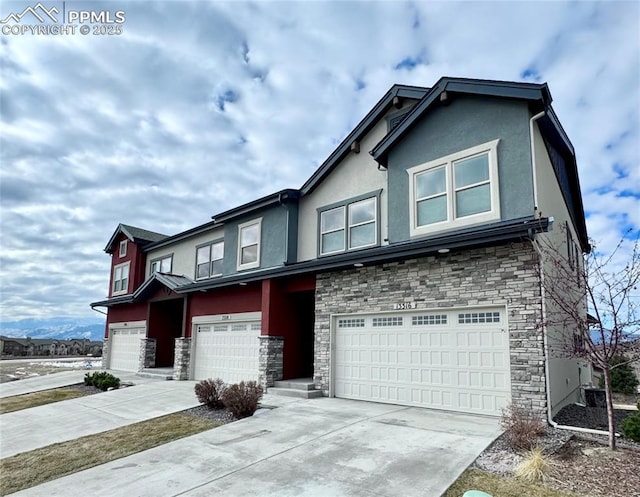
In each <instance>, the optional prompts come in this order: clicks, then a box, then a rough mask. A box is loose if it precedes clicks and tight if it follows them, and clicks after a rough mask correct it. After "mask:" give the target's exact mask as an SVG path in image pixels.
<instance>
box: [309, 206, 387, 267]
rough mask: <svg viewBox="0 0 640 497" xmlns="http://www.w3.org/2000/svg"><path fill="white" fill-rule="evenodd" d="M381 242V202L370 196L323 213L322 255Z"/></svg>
mask: <svg viewBox="0 0 640 497" xmlns="http://www.w3.org/2000/svg"><path fill="white" fill-rule="evenodd" d="M377 243H378V199H377V197H370V198H366V199H364V200H357V201H354V202H351V203H349V204H346V205H343V206H340V207H336V208H334V209H328V210H326V211H323V212H321V213H320V255H329V254H335V253H338V252H344V251H345V247H348V250H355V249H361V248H365V247H372V246H375V245H377Z"/></svg>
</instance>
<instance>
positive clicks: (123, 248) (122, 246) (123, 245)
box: [118, 240, 127, 257]
mask: <svg viewBox="0 0 640 497" xmlns="http://www.w3.org/2000/svg"><path fill="white" fill-rule="evenodd" d="M118 255H119V256H120V257H125V256H126V255H127V240H122V241H121V242H120V249H119V250H118Z"/></svg>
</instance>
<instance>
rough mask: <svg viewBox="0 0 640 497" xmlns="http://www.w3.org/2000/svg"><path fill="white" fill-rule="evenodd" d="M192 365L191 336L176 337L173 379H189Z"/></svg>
mask: <svg viewBox="0 0 640 497" xmlns="http://www.w3.org/2000/svg"><path fill="white" fill-rule="evenodd" d="M190 366H191V338H185V337H180V338H176V341H175V348H174V355H173V379H174V380H188V379H189V370H190Z"/></svg>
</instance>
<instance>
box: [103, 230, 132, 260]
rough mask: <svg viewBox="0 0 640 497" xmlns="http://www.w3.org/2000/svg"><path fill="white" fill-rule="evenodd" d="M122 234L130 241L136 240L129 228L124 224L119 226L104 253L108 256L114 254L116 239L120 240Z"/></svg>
mask: <svg viewBox="0 0 640 497" xmlns="http://www.w3.org/2000/svg"><path fill="white" fill-rule="evenodd" d="M121 233H122V234H123V235H124V236H126V237H127V238H128V239H129V240H130V241H133V240H134V238H133V235H132V234H131V233H130V232H129V230H128V229H127V227H126V226H125V225H124V224H122V223H120V224H118V227H117V228H116V230H115V231H114V232H113V235H111V238H109V241H108V242H107V246H106V247H105V248H104V251H105V252H106V253H107V254H112V253H113V244H114V243H116V239H117V238H118V235H120V234H121Z"/></svg>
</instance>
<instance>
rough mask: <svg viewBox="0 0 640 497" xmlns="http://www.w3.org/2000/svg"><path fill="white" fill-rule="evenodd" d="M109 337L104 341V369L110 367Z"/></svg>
mask: <svg viewBox="0 0 640 497" xmlns="http://www.w3.org/2000/svg"><path fill="white" fill-rule="evenodd" d="M109 366H110V364H109V339H108V338H105V339H104V342H103V343H102V369H109Z"/></svg>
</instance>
